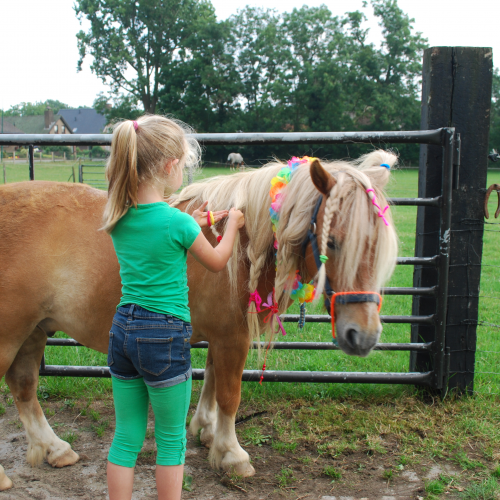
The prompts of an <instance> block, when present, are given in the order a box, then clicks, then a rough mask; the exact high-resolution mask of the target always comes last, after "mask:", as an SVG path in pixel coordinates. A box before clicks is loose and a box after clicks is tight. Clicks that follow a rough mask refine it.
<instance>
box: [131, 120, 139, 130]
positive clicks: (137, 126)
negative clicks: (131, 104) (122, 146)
mask: <svg viewBox="0 0 500 500" xmlns="http://www.w3.org/2000/svg"><path fill="white" fill-rule="evenodd" d="M132 124H133V125H134V129H135V131H136V132H137V129H138V128H139V124H138V123H137V122H136V121H135V120H134V121H133V122H132Z"/></svg>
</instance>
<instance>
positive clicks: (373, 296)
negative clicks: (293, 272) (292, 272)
mask: <svg viewBox="0 0 500 500" xmlns="http://www.w3.org/2000/svg"><path fill="white" fill-rule="evenodd" d="M322 202H323V195H320V197H319V198H318V201H317V203H316V206H315V207H314V211H313V214H312V217H311V223H310V225H309V229H308V231H307V236H306V238H305V240H304V241H303V243H302V256H303V257H305V256H306V250H307V245H308V243H309V242H310V243H311V248H312V252H313V256H314V261H315V262H316V267H317V268H318V269H319V268H320V267H321V260H320V258H319V256H320V252H319V248H318V237H317V236H316V221H317V219H318V212H319V209H320V207H321V203H322ZM324 291H325V293H326V296H327V297H326V298H325V302H324V304H325V309H326V310H327V312H328V314H330V315H331V316H332V335H333V338H334V339H335V318H334V314H335V304H339V305H345V304H353V303H361V302H374V303H375V304H377V305H378V310H379V311H380V308H381V307H382V297H381V296H380V294H379V293H376V292H337V293H335V291H334V290H333V288H332V287H331V285H330V280H329V279H328V276H326V279H325V290H324Z"/></svg>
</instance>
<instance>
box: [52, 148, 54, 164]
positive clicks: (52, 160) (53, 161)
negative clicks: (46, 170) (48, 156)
mask: <svg viewBox="0 0 500 500" xmlns="http://www.w3.org/2000/svg"><path fill="white" fill-rule="evenodd" d="M52 163H54V151H52Z"/></svg>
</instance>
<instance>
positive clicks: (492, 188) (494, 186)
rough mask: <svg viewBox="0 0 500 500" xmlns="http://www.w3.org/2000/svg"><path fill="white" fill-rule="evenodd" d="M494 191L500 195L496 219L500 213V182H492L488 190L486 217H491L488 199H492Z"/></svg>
mask: <svg viewBox="0 0 500 500" xmlns="http://www.w3.org/2000/svg"><path fill="white" fill-rule="evenodd" d="M492 191H496V192H497V195H498V206H497V210H496V212H495V219H496V218H498V216H499V215H500V184H492V185H491V186H490V187H489V188H488V191H486V196H485V198H484V217H485V219H489V217H490V213H489V212H488V200H489V199H490V194H491V192H492Z"/></svg>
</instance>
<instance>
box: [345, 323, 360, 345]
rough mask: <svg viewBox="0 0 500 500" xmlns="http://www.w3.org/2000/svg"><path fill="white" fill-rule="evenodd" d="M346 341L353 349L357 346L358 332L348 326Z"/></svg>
mask: <svg viewBox="0 0 500 500" xmlns="http://www.w3.org/2000/svg"><path fill="white" fill-rule="evenodd" d="M345 337H346V341H347V343H348V344H349V345H350V346H351V347H352V348H353V349H354V348H356V347H357V346H358V332H357V330H355V329H354V328H349V330H347V333H346V335H345Z"/></svg>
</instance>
